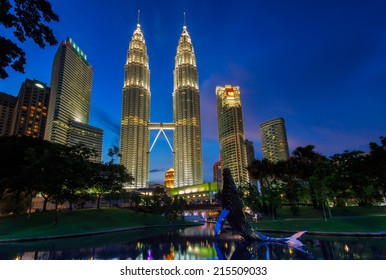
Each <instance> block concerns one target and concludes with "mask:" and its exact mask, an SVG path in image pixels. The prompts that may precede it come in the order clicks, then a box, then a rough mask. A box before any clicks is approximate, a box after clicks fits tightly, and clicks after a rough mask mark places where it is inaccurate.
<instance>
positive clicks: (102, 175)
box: [91, 161, 134, 209]
mask: <svg viewBox="0 0 386 280" xmlns="http://www.w3.org/2000/svg"><path fill="white" fill-rule="evenodd" d="M92 170H93V171H92V174H93V176H92V179H91V191H92V192H93V193H94V194H95V195H96V197H97V202H96V208H97V209H99V208H100V200H101V196H102V195H104V194H109V197H110V198H111V196H112V195H113V194H114V193H117V192H120V191H121V190H122V188H123V186H124V184H125V183H130V182H132V181H133V179H134V178H133V177H132V176H131V175H130V174H129V173H127V171H126V168H125V167H124V166H123V165H121V164H115V163H113V162H112V161H109V162H107V163H106V162H105V163H94V164H93V168H92Z"/></svg>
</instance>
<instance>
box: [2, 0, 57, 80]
mask: <svg viewBox="0 0 386 280" xmlns="http://www.w3.org/2000/svg"><path fill="white" fill-rule="evenodd" d="M51 21H59V16H58V15H57V14H56V13H55V12H54V11H53V10H52V7H51V4H50V2H48V1H47V0H15V1H9V0H0V25H2V26H3V27H4V28H10V29H11V30H13V35H14V38H15V39H17V40H18V41H19V42H21V43H24V42H25V41H26V38H31V39H32V40H33V41H34V42H35V43H36V44H37V45H38V46H39V47H41V48H44V47H45V46H46V43H48V44H49V45H51V46H53V45H56V44H57V43H58V42H57V40H56V38H55V36H54V34H53V32H52V30H51V28H49V27H48V26H47V25H46V24H45V23H49V22H51ZM14 41H15V40H13V38H12V39H9V38H5V37H3V36H1V35H0V78H1V79H5V78H7V77H8V73H7V71H6V68H7V67H8V66H11V67H12V68H13V69H14V70H15V71H18V72H21V73H24V65H25V63H26V58H25V52H24V51H23V49H22V48H20V47H19V46H18V45H17V44H16V43H15V42H14Z"/></svg>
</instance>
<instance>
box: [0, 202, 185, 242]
mask: <svg viewBox="0 0 386 280" xmlns="http://www.w3.org/2000/svg"><path fill="white" fill-rule="evenodd" d="M54 220H55V213H54V212H46V213H35V214H31V216H30V219H29V220H28V216H27V215H21V216H6V217H0V240H1V239H13V238H26V237H41V236H54V235H65V234H77V233H86V232H96V231H103V230H113V229H119V228H128V227H139V226H156V225H173V223H172V222H170V221H169V220H167V219H165V218H164V217H161V216H156V215H151V214H146V215H145V214H144V213H135V212H133V211H130V210H126V209H99V210H97V209H90V210H76V211H71V212H70V211H63V212H59V215H58V224H57V225H55V224H54ZM177 223H178V224H181V222H176V223H175V224H177ZM184 223H185V224H186V225H189V224H190V223H189V222H184Z"/></svg>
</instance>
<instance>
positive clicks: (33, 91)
mask: <svg viewBox="0 0 386 280" xmlns="http://www.w3.org/2000/svg"><path fill="white" fill-rule="evenodd" d="M49 101H50V88H49V87H48V86H47V85H46V84H45V83H43V82H40V81H38V80H35V79H34V80H30V79H26V80H25V81H24V82H23V84H22V85H21V87H20V90H19V95H18V97H17V104H16V109H15V113H14V116H13V120H12V128H13V130H12V132H11V133H12V135H17V136H31V137H33V138H41V139H43V138H44V132H45V129H46V122H47V112H48V105H49Z"/></svg>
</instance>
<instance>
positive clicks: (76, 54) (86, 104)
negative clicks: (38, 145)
mask: <svg viewBox="0 0 386 280" xmlns="http://www.w3.org/2000/svg"><path fill="white" fill-rule="evenodd" d="M92 75H93V68H92V66H91V65H90V64H89V62H88V61H87V55H86V54H85V53H84V52H83V51H82V50H81V49H80V48H79V46H78V45H77V44H76V43H75V42H74V40H72V39H71V38H67V39H66V40H65V41H63V42H62V43H61V44H60V46H59V48H58V50H57V52H56V55H55V58H54V62H53V67H52V76H51V97H50V103H49V107H48V116H47V126H46V132H45V136H44V139H46V140H48V141H51V142H54V143H59V144H62V145H74V144H76V143H80V142H82V143H83V144H85V145H86V146H87V147H89V148H91V149H94V148H95V144H96V143H98V144H97V146H98V148H97V149H96V150H97V151H99V152H101V151H102V141H101V137H100V133H96V134H95V135H96V136H95V139H94V140H93V141H89V140H90V139H88V141H87V142H83V141H85V140H84V139H83V140H81V139H80V138H72V137H78V135H79V133H75V132H74V131H78V130H79V129H80V127H82V128H83V129H84V130H85V131H86V130H87V129H86V127H87V126H88V122H89V116H90V101H91V87H92ZM89 129H90V130H93V129H94V127H91V126H90V128H89ZM99 132H100V131H99ZM85 133H86V132H85ZM86 134H87V133H86ZM91 135H92V134H89V136H90V137H91ZM101 157H102V155H101V154H99V155H98V158H101Z"/></svg>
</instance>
